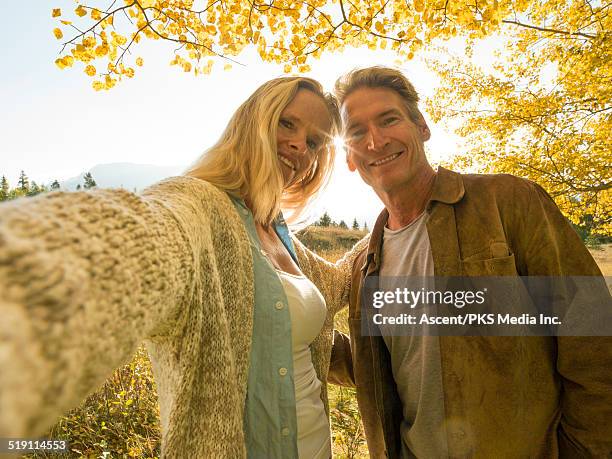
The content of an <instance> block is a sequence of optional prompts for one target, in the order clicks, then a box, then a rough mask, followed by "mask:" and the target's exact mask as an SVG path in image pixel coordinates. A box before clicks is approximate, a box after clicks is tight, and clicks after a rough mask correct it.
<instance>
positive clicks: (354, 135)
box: [348, 130, 365, 142]
mask: <svg viewBox="0 0 612 459" xmlns="http://www.w3.org/2000/svg"><path fill="white" fill-rule="evenodd" d="M364 135H365V131H361V130H359V131H353V132H351V133H350V134H349V137H348V140H349V141H352V142H356V141H358V140H361V139H362V138H363V136H364Z"/></svg>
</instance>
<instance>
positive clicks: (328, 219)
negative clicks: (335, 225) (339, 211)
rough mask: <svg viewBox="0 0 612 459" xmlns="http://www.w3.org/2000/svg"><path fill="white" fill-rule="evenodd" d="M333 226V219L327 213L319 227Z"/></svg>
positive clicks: (318, 223) (320, 221)
mask: <svg viewBox="0 0 612 459" xmlns="http://www.w3.org/2000/svg"><path fill="white" fill-rule="evenodd" d="M331 224H332V219H331V217H330V216H329V214H328V213H327V212H325V213H324V214H323V215H322V216H321V218H320V219H319V221H318V222H317V225H318V226H331Z"/></svg>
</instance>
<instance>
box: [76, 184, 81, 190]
mask: <svg viewBox="0 0 612 459" xmlns="http://www.w3.org/2000/svg"><path fill="white" fill-rule="evenodd" d="M76 190H77V191H81V184H80V183H79V184H78V185H77V187H76Z"/></svg>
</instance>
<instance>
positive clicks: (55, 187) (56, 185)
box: [51, 180, 60, 190]
mask: <svg viewBox="0 0 612 459" xmlns="http://www.w3.org/2000/svg"><path fill="white" fill-rule="evenodd" d="M51 189H52V190H59V189H60V184H59V182H58V181H57V180H53V182H52V183H51Z"/></svg>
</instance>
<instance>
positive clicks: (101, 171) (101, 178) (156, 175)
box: [60, 163, 186, 191]
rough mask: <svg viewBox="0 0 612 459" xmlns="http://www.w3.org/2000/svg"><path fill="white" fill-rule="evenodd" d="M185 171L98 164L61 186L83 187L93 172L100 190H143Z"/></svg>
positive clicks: (132, 165)
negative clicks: (85, 176) (84, 181)
mask: <svg viewBox="0 0 612 459" xmlns="http://www.w3.org/2000/svg"><path fill="white" fill-rule="evenodd" d="M185 169H186V167H185V166H155V165H153V164H134V163H111V164H98V165H97V166H94V167H92V168H91V169H90V170H89V171H85V172H82V173H81V174H80V175H78V176H76V177H72V178H69V179H67V180H64V181H63V182H61V183H60V185H61V187H62V188H64V189H68V190H74V189H76V187H77V185H78V184H80V185H81V186H83V176H84V175H85V174H86V172H91V175H92V176H93V178H94V180H95V181H96V183H97V184H98V187H100V188H125V189H126V190H130V191H133V190H134V189H137V190H142V189H143V188H146V187H147V186H149V185H151V184H153V183H155V182H158V181H160V180H161V179H164V178H166V177H172V176H175V175H179V174H181V172H183V170H185Z"/></svg>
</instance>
